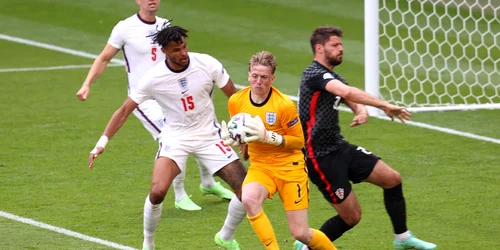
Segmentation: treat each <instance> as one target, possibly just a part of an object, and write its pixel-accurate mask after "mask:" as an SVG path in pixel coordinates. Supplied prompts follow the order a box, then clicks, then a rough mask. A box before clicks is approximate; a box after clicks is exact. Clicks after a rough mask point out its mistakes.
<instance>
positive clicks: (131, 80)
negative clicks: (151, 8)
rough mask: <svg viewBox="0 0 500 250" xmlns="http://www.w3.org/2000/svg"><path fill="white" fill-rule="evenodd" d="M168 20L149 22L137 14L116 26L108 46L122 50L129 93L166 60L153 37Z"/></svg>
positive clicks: (159, 19)
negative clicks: (148, 73) (147, 74)
mask: <svg viewBox="0 0 500 250" xmlns="http://www.w3.org/2000/svg"><path fill="white" fill-rule="evenodd" d="M166 21H167V19H164V18H160V17H156V21H155V22H148V21H146V20H144V19H142V18H141V17H140V16H139V14H135V15H133V16H131V17H129V18H127V19H125V20H122V21H120V22H118V24H116V26H115V27H114V28H113V31H112V32H111V36H110V37H109V40H108V44H109V45H111V46H113V47H115V48H117V49H121V50H122V52H123V57H124V59H125V63H126V65H125V67H126V70H127V74H128V93H129V94H130V93H131V91H133V90H135V89H136V88H137V84H138V83H139V80H141V78H142V76H144V74H146V72H147V71H148V70H149V69H151V68H153V67H154V66H155V65H156V64H158V63H159V62H163V61H164V60H165V54H163V52H161V46H160V45H158V44H154V43H153V40H152V37H148V36H149V35H152V34H155V33H156V32H157V31H158V30H160V29H161V28H162V26H163V24H164V23H165V22H166Z"/></svg>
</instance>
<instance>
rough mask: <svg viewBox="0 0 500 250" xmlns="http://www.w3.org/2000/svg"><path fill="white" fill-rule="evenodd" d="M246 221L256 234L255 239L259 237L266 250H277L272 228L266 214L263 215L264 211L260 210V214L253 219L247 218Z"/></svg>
mask: <svg viewBox="0 0 500 250" xmlns="http://www.w3.org/2000/svg"><path fill="white" fill-rule="evenodd" d="M248 220H249V221H250V225H251V226H252V228H253V230H254V231H255V233H256V234H257V237H259V240H260V242H262V244H263V245H264V246H265V247H266V249H267V250H269V249H279V246H278V241H277V240H276V235H275V234H274V229H273V226H272V225H271V222H270V221H269V218H267V215H266V213H264V210H260V212H259V213H258V214H257V215H255V216H253V217H248Z"/></svg>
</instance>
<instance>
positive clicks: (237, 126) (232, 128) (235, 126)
mask: <svg viewBox="0 0 500 250" xmlns="http://www.w3.org/2000/svg"><path fill="white" fill-rule="evenodd" d="M251 119H254V117H253V116H252V115H250V114H247V113H238V114H236V115H234V116H233V117H231V120H229V122H228V123H227V130H228V132H229V137H231V139H233V140H235V141H236V142H238V143H239V144H245V141H244V139H245V137H246V136H251V135H249V134H246V133H245V132H244V131H243V128H244V127H245V126H246V125H245V124H246V122H248V121H249V120H251Z"/></svg>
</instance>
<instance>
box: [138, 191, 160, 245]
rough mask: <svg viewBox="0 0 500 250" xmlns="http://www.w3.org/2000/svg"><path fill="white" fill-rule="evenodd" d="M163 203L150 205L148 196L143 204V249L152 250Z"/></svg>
mask: <svg viewBox="0 0 500 250" xmlns="http://www.w3.org/2000/svg"><path fill="white" fill-rule="evenodd" d="M162 205H163V202H162V203H160V204H152V203H151V201H150V200H149V195H148V197H146V201H145V203H144V224H143V225H144V242H143V244H142V245H143V247H145V248H148V249H154V235H155V232H156V228H157V227H158V222H159V221H160V217H161V212H162Z"/></svg>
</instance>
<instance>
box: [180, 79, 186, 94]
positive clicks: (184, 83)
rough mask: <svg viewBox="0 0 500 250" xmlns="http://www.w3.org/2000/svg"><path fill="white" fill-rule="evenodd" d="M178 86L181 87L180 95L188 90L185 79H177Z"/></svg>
mask: <svg viewBox="0 0 500 250" xmlns="http://www.w3.org/2000/svg"><path fill="white" fill-rule="evenodd" d="M179 86H180V87H181V91H182V93H183V94H184V93H186V91H187V90H188V82H187V79H186V78H185V77H184V78H181V79H179Z"/></svg>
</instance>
